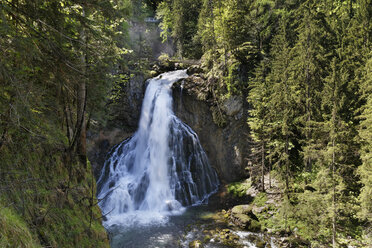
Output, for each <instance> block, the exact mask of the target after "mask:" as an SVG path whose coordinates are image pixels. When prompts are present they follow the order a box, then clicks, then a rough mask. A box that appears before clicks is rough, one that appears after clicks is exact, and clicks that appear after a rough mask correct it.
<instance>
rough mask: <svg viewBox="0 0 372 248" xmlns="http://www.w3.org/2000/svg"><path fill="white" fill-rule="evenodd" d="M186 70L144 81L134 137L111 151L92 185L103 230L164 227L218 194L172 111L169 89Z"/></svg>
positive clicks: (191, 136) (195, 142) (199, 151)
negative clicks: (172, 217) (171, 217)
mask: <svg viewBox="0 0 372 248" xmlns="http://www.w3.org/2000/svg"><path fill="white" fill-rule="evenodd" d="M186 77H187V74H186V71H185V70H179V71H173V72H167V73H163V74H161V75H160V76H158V77H155V78H153V79H150V80H149V83H148V86H147V89H146V93H145V98H144V100H143V104H142V111H141V118H140V122H139V128H138V130H137V132H136V133H135V134H134V135H133V136H132V137H131V138H129V139H127V140H125V141H123V142H122V143H121V144H119V145H118V146H117V147H115V148H113V149H112V151H111V154H110V156H109V158H108V159H107V160H106V162H105V164H104V167H103V169H102V172H101V175H100V178H99V179H98V181H97V192H98V193H97V196H98V199H99V206H100V207H101V210H102V213H103V215H104V217H105V218H104V225H105V227H110V226H113V225H115V224H117V225H141V224H142V225H146V224H149V223H154V222H164V221H167V216H169V215H174V214H180V213H182V212H183V210H184V208H185V207H186V206H192V205H198V204H201V203H203V202H204V201H206V200H207V199H208V197H209V196H210V195H211V194H213V193H214V192H215V191H216V190H217V188H218V184H219V182H218V178H217V174H216V172H215V171H214V169H213V168H211V166H210V165H209V163H208V159H207V156H206V154H205V152H204V150H203V148H202V147H201V145H200V142H199V139H198V136H197V135H196V133H195V132H194V131H193V130H192V129H191V128H190V127H189V126H187V125H186V124H185V123H183V122H182V121H181V120H179V119H178V118H177V117H176V116H175V115H174V113H173V110H172V95H171V87H172V84H173V83H174V82H176V81H178V80H180V79H183V78H186Z"/></svg>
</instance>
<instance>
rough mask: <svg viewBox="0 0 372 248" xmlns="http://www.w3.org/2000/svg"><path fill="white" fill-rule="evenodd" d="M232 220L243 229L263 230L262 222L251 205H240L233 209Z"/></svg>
mask: <svg viewBox="0 0 372 248" xmlns="http://www.w3.org/2000/svg"><path fill="white" fill-rule="evenodd" d="M230 221H231V222H232V223H233V224H234V225H236V226H238V227H240V228H243V229H246V230H249V231H253V232H258V231H260V230H261V225H260V222H259V220H258V218H257V216H256V215H255V214H254V213H253V211H252V206H250V205H238V206H235V207H233V208H232V209H231V215H230Z"/></svg>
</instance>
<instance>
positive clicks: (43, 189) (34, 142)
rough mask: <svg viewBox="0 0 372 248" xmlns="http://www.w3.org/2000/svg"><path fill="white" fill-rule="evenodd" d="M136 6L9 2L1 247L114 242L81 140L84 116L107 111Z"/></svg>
mask: <svg viewBox="0 0 372 248" xmlns="http://www.w3.org/2000/svg"><path fill="white" fill-rule="evenodd" d="M130 11H131V1H129V0H121V1H109V0H107V1H84V2H76V1H69V0H64V1H2V4H1V7H0V20H1V21H0V37H1V38H0V53H1V54H2V56H1V57H0V81H1V83H0V157H1V161H0V190H1V192H2V195H1V196H2V206H9V207H7V208H4V209H2V212H1V214H0V217H1V218H3V217H4V218H3V219H2V220H1V221H2V223H1V225H2V227H1V231H4V232H6V233H5V234H3V233H2V234H1V238H0V239H1V242H3V243H1V245H0V246H3V244H4V246H5V247H6V246H11V247H38V245H36V244H37V243H40V245H42V246H53V247H57V246H58V247H72V246H79V247H107V246H108V242H107V238H106V232H105V230H104V229H103V227H102V226H101V225H100V220H99V217H100V213H99V209H98V207H97V205H96V199H94V194H93V195H92V189H93V188H94V187H95V186H94V180H93V177H92V175H91V173H90V169H91V168H90V167H85V166H84V165H83V164H85V163H79V162H78V161H77V158H76V154H75V148H76V146H77V145H76V144H77V141H76V140H77V138H78V137H79V136H81V135H80V134H81V133H83V132H84V131H85V127H81V126H83V125H81V123H79V121H78V119H79V117H78V116H80V117H85V118H86V119H90V120H92V119H99V118H100V116H101V115H102V109H103V108H104V102H105V100H106V97H107V93H108V91H109V89H110V87H111V85H112V83H113V81H114V80H115V76H113V75H112V74H111V73H112V72H113V71H114V70H115V68H116V66H117V64H123V63H124V62H123V61H122V60H121V59H122V56H123V55H124V54H125V53H127V52H128V50H126V49H125V48H124V46H125V44H126V42H125V38H124V39H120V38H119V36H121V35H122V34H123V32H124V33H125V32H127V25H126V23H127V21H126V18H127V17H128V16H129V13H130ZM124 36H125V35H124ZM81 88H83V90H82V91H84V93H86V94H87V95H88V97H82V96H81V94H80V93H81V92H80V90H79V89H81ZM81 107H83V111H81ZM84 138H85V137H84ZM12 216H13V217H12ZM10 218H13V219H11V221H9V219H10ZM17 218H18V219H17ZM13 222H14V224H12V223H13ZM17 229H19V230H18V231H17ZM17 232H19V238H20V239H19V241H17V240H15V239H14V237H11V236H10V235H13V234H14V235H16V233H17ZM12 233H13V234H12ZM15 237H16V236H15ZM25 239H28V243H26V241H25ZM17 242H19V243H17Z"/></svg>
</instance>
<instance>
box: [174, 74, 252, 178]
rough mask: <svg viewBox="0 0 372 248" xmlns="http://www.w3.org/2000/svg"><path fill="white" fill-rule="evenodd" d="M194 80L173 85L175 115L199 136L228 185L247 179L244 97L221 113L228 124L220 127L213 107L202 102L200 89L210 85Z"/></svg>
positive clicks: (232, 101) (226, 103)
mask: <svg viewBox="0 0 372 248" xmlns="http://www.w3.org/2000/svg"><path fill="white" fill-rule="evenodd" d="M203 81H204V80H203V79H202V78H200V77H194V76H192V77H190V78H188V79H186V80H185V81H183V82H179V83H176V84H175V85H174V86H173V100H174V112H175V114H176V115H177V116H178V117H179V118H180V119H181V120H182V121H183V122H185V123H186V124H187V125H189V126H190V127H191V128H192V129H193V130H194V131H195V132H196V133H197V134H198V136H199V139H200V142H201V144H202V146H203V148H204V150H205V152H206V153H207V155H208V158H209V161H210V163H211V165H212V166H213V167H214V168H215V169H216V171H217V173H218V175H219V177H220V180H222V182H224V183H229V182H233V181H238V180H240V179H242V178H244V177H245V176H246V174H245V170H244V168H245V167H246V161H245V158H246V157H247V155H248V153H249V147H248V137H247V135H248V133H249V129H248V125H247V123H246V119H247V118H246V112H247V107H246V106H244V105H243V101H242V97H236V96H233V97H230V98H229V99H227V100H225V101H224V102H223V104H222V105H221V106H218V107H217V108H219V109H218V110H217V111H221V112H223V114H224V115H225V118H226V121H225V125H224V127H219V126H217V125H216V123H215V122H214V121H213V115H212V110H211V104H210V102H208V101H207V100H203V101H201V100H198V92H199V91H200V89H199V87H200V85H202V84H205V83H206V82H203Z"/></svg>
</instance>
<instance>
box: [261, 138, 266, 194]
mask: <svg viewBox="0 0 372 248" xmlns="http://www.w3.org/2000/svg"><path fill="white" fill-rule="evenodd" d="M261 181H262V186H261V187H262V188H261V190H262V192H265V142H262V145H261Z"/></svg>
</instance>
